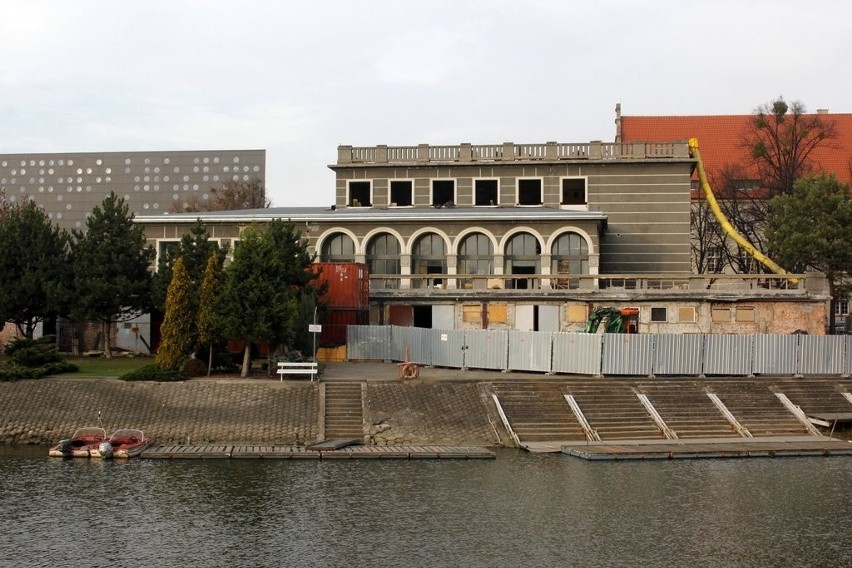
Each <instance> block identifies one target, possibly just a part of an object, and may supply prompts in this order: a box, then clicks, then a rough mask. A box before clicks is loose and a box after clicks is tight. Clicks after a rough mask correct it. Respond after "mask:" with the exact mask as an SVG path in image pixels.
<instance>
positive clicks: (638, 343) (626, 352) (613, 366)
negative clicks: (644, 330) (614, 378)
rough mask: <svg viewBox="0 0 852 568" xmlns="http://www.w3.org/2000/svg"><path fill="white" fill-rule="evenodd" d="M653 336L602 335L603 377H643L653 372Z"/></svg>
mask: <svg viewBox="0 0 852 568" xmlns="http://www.w3.org/2000/svg"><path fill="white" fill-rule="evenodd" d="M653 364H654V336H653V335H637V334H627V333H605V334H604V335H603V360H602V364H601V373H602V374H604V375H645V376H648V375H650V374H651V373H652V371H653V366H654V365H653Z"/></svg>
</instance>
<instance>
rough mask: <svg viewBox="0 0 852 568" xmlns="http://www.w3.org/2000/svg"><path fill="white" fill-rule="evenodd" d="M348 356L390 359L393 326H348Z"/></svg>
mask: <svg viewBox="0 0 852 568" xmlns="http://www.w3.org/2000/svg"><path fill="white" fill-rule="evenodd" d="M346 356H347V358H348V359H350V360H358V359H369V360H379V361H386V360H390V359H391V358H392V357H391V328H390V327H388V326H376V325H350V326H347V328H346Z"/></svg>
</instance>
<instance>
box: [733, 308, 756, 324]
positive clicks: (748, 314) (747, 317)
mask: <svg viewBox="0 0 852 568" xmlns="http://www.w3.org/2000/svg"><path fill="white" fill-rule="evenodd" d="M736 318H737V321H738V322H753V321H754V308H753V307H752V306H737V315H736Z"/></svg>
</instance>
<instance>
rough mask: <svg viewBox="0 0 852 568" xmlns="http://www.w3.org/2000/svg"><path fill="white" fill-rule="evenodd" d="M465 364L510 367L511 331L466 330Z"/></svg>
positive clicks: (472, 366) (475, 366)
mask: <svg viewBox="0 0 852 568" xmlns="http://www.w3.org/2000/svg"><path fill="white" fill-rule="evenodd" d="M465 341H466V343H467V350H466V352H465V359H464V364H465V366H466V367H470V368H473V369H499V370H501V371H502V370H504V369H508V368H509V366H508V365H509V363H508V354H509V332H508V331H499V330H494V329H484V330H482V331H467V332H465Z"/></svg>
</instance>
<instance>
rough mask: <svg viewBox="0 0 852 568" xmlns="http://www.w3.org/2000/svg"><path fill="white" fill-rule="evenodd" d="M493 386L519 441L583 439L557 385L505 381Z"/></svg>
mask: <svg viewBox="0 0 852 568" xmlns="http://www.w3.org/2000/svg"><path fill="white" fill-rule="evenodd" d="M492 386H493V388H494V394H496V395H497V400H499V401H500V406H501V407H502V408H503V412H504V413H505V415H506V418H507V419H508V421H509V424H510V425H511V426H512V430H513V431H514V432H515V435H517V437H518V440H519V441H520V442H521V444H524V443H527V442H549V441H562V440H585V439H586V435H585V433H584V432H583V429H582V427H581V426H580V423H579V422H578V421H577V418H576V417H575V416H574V413H573V412H571V408H570V407H569V406H568V403H567V402H566V401H565V398H564V397H563V395H562V391H561V389H560V388H559V385H558V384H555V383H550V382H544V381H535V382H520V381H511V382H510V381H506V382H495V383H493V385H492Z"/></svg>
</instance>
